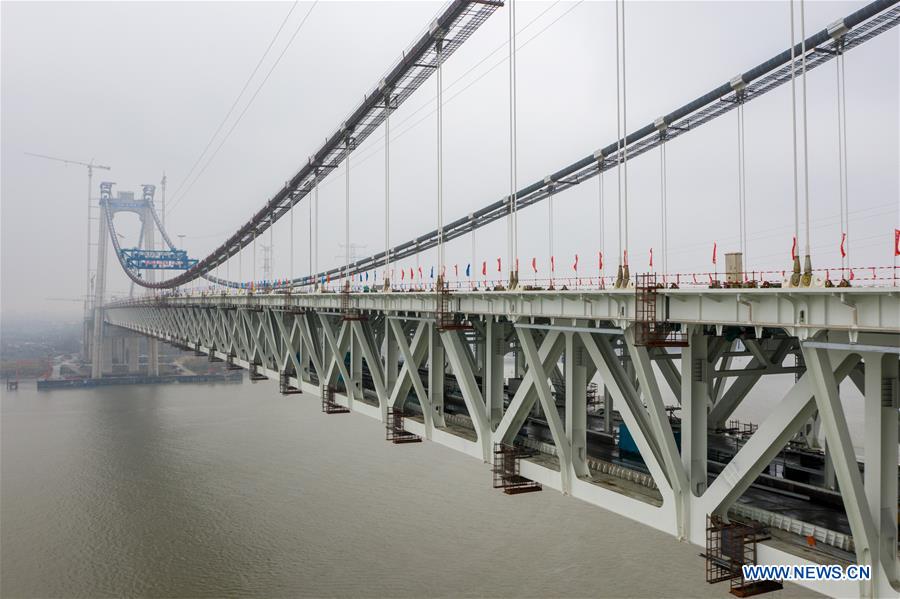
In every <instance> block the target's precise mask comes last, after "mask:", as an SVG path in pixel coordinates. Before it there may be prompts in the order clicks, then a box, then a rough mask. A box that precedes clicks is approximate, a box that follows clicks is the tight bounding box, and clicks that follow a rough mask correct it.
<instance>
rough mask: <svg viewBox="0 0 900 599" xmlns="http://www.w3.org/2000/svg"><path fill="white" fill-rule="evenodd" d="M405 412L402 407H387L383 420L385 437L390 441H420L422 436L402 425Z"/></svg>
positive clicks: (395, 442) (396, 442)
mask: <svg viewBox="0 0 900 599" xmlns="http://www.w3.org/2000/svg"><path fill="white" fill-rule="evenodd" d="M404 416H405V413H404V412H403V409H402V408H388V409H387V420H386V421H385V439H387V440H388V441H390V442H391V443H394V444H398V443H421V442H422V437H420V436H419V435H417V434H415V433H411V432H409V431H407V430H406V429H405V428H404V427H403V418H404Z"/></svg>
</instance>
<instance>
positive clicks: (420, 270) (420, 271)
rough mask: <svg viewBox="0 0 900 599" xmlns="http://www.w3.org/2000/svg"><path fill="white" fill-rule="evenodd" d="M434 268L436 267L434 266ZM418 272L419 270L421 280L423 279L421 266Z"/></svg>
mask: <svg viewBox="0 0 900 599" xmlns="http://www.w3.org/2000/svg"><path fill="white" fill-rule="evenodd" d="M432 268H434V267H433V266H432ZM418 270H419V279H422V267H421V266H420V267H419V268H418Z"/></svg>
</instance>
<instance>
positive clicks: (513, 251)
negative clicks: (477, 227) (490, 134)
mask: <svg viewBox="0 0 900 599" xmlns="http://www.w3.org/2000/svg"><path fill="white" fill-rule="evenodd" d="M517 125H518V124H517V122H516V2H515V0H509V211H510V224H509V242H508V248H507V250H508V252H507V253H508V256H507V258H508V260H509V272H510V281H509V282H510V286H511V287H513V286H515V285H516V284H517V283H518V277H519V273H518V268H517V267H516V259H517V258H518V255H519V222H518V217H519V215H518V208H517V206H516V203H517V198H516V191H517V185H518V163H517V160H518V156H517V153H516V149H517V148H516V146H517V143H518V139H517V137H518V135H517V133H518V131H517V128H518V127H517Z"/></svg>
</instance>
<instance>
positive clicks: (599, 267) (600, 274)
mask: <svg viewBox="0 0 900 599" xmlns="http://www.w3.org/2000/svg"><path fill="white" fill-rule="evenodd" d="M599 168H600V174H599V176H598V177H597V181H598V182H599V184H598V186H599V187H600V198H599V201H598V206H597V208H598V214H599V219H598V223H597V225H598V226H599V230H600V243H599V245H600V256H599V259H598V260H597V285H598V286H600V287H601V288H602V287H603V270H604V269H603V252H604V251H606V247H605V245H606V235H605V234H604V231H603V226H604V225H605V223H604V221H603V216H604V215H603V159H602V158H601V159H600V164H599Z"/></svg>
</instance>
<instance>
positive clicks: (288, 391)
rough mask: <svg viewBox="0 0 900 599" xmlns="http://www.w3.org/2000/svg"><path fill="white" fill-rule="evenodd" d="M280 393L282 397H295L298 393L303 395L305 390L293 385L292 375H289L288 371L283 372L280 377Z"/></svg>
mask: <svg viewBox="0 0 900 599" xmlns="http://www.w3.org/2000/svg"><path fill="white" fill-rule="evenodd" d="M278 392H279V393H281V394H282V395H294V394H297V393H303V390H302V389H300V388H299V387H295V386H294V385H292V384H291V373H289V372H288V371H287V370H283V371H282V372H281V373H280V374H279V375H278Z"/></svg>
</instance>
